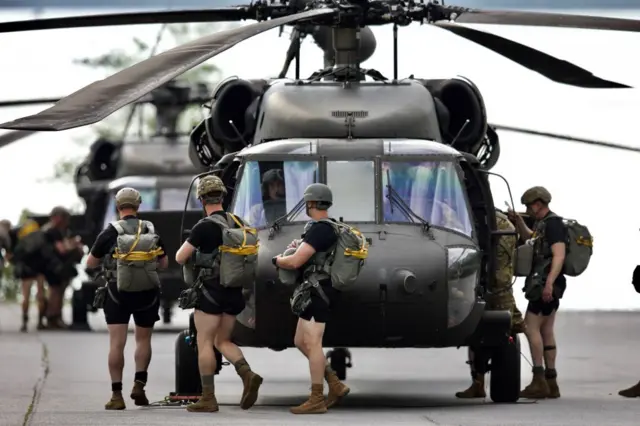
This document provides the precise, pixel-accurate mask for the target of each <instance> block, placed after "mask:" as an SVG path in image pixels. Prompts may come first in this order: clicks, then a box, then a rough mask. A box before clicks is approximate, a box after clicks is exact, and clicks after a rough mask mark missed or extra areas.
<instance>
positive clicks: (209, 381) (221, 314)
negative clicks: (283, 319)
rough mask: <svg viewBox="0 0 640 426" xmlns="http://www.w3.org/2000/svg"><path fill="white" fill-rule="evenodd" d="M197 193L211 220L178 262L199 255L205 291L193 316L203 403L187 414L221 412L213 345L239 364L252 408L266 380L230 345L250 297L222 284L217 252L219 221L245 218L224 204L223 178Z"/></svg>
mask: <svg viewBox="0 0 640 426" xmlns="http://www.w3.org/2000/svg"><path fill="white" fill-rule="evenodd" d="M196 195H197V197H198V199H199V200H200V202H201V203H202V207H203V209H204V210H205V212H206V215H207V217H205V218H203V219H201V220H200V221H199V222H198V223H197V224H196V225H195V226H194V227H193V229H192V230H191V234H190V235H189V238H188V239H187V240H186V241H185V242H184V243H183V244H182V246H181V247H180V249H179V250H178V252H177V253H176V262H178V263H179V264H181V265H185V264H186V263H187V262H188V261H189V260H190V259H192V256H194V255H195V256H194V257H195V259H196V261H195V264H194V265H193V266H194V267H197V268H200V269H201V272H200V274H199V275H200V276H201V277H202V278H201V284H202V287H201V288H199V289H198V290H197V291H198V293H197V302H196V306H195V309H194V314H193V315H194V322H195V327H196V332H197V346H198V367H199V370H200V380H201V382H202V396H201V397H200V399H199V400H198V402H196V403H194V404H191V405H189V406H188V407H187V411H191V412H216V411H218V409H219V407H218V402H217V399H216V396H215V390H214V381H213V377H214V374H215V371H216V357H215V352H214V349H213V348H214V346H215V347H216V348H217V349H218V350H219V351H220V352H221V353H222V355H224V357H225V358H226V359H227V360H228V361H229V362H231V363H232V364H233V365H234V366H235V369H236V372H237V373H238V376H240V379H241V380H242V383H243V392H242V397H241V399H240V407H241V408H242V409H245V410H247V409H249V408H251V407H252V406H253V404H255V402H256V400H257V399H258V390H259V388H260V385H261V384H262V377H260V376H259V375H258V374H256V373H254V372H253V371H252V370H251V367H250V366H249V364H248V362H247V361H246V359H245V358H244V355H243V353H242V351H241V350H240V348H239V347H238V346H237V345H236V344H235V343H233V342H232V341H231V334H232V333H233V327H234V325H235V323H236V316H237V315H239V314H240V313H241V312H242V311H243V310H244V308H245V299H244V295H243V293H242V288H235V287H224V286H222V284H221V282H220V268H219V267H216V264H215V262H216V259H218V258H219V257H220V256H219V255H217V253H218V250H219V248H220V246H221V245H222V227H221V225H220V224H219V223H217V221H219V220H221V219H222V220H224V222H226V223H227V224H228V225H229V226H233V227H234V228H239V226H238V223H242V224H244V223H243V221H242V219H241V218H239V217H236V216H233V217H232V216H231V215H230V214H228V213H226V212H225V211H224V210H223V208H222V202H223V200H224V197H225V195H227V188H226V187H225V185H224V182H222V180H221V179H220V178H219V177H217V176H213V175H209V176H205V177H203V178H201V179H200V181H199V182H198V185H197V188H196ZM234 219H235V220H234ZM236 220H237V221H238V222H236ZM207 259H208V260H207ZM205 260H206V262H208V263H205ZM200 262H202V263H200ZM218 266H219V264H218Z"/></svg>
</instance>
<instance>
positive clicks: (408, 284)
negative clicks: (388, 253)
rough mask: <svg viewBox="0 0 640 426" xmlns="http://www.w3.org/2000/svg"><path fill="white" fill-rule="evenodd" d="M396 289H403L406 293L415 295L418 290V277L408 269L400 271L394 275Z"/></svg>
mask: <svg viewBox="0 0 640 426" xmlns="http://www.w3.org/2000/svg"><path fill="white" fill-rule="evenodd" d="M393 284H394V287H401V288H402V289H403V290H404V291H405V293H407V294H413V293H415V292H416V290H417V289H418V279H417V278H416V275H415V274H414V273H413V272H412V271H410V270H408V269H398V270H396V271H395V272H394V274H393Z"/></svg>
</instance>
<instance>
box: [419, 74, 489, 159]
mask: <svg viewBox="0 0 640 426" xmlns="http://www.w3.org/2000/svg"><path fill="white" fill-rule="evenodd" d="M420 81H421V82H422V84H423V85H424V86H425V87H426V88H427V89H428V90H429V91H430V92H431V94H432V95H433V96H434V97H435V98H436V99H438V100H439V101H440V102H437V101H436V110H437V113H438V120H439V122H440V127H441V131H442V136H443V138H444V142H445V143H447V144H449V145H452V146H453V147H454V148H456V149H457V150H459V151H464V152H468V153H471V154H474V155H475V154H476V153H475V152H473V148H475V147H476V146H477V145H478V143H479V142H481V141H482V140H483V139H484V137H485V135H486V132H487V113H486V109H485V106H484V100H483V99H482V95H481V94H480V91H479V90H478V88H477V87H476V86H475V85H474V84H473V83H471V82H470V81H468V80H466V79H463V78H452V79H448V80H420ZM443 107H444V108H445V109H446V111H445V110H443ZM445 118H448V120H447V119H445ZM476 149H477V148H476Z"/></svg>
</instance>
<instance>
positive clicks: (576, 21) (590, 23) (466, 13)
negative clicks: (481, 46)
mask: <svg viewBox="0 0 640 426" xmlns="http://www.w3.org/2000/svg"><path fill="white" fill-rule="evenodd" d="M443 9H444V10H446V11H447V12H453V13H455V15H454V16H451V20H452V21H454V22H457V23H459V24H500V25H523V26H534V27H562V28H583V29H589V30H608V31H630V32H640V21H638V20H635V19H621V18H607V17H602V16H587V15H567V14H562V13H541V12H519V11H503V10H478V9H465V8H459V7H455V6H444V8H443Z"/></svg>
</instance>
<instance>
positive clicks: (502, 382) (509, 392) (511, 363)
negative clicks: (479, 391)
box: [490, 335, 521, 403]
mask: <svg viewBox="0 0 640 426" xmlns="http://www.w3.org/2000/svg"><path fill="white" fill-rule="evenodd" d="M520 370H521V368H520V339H519V338H518V336H517V335H515V336H513V340H510V342H509V343H507V344H506V345H501V346H498V347H496V348H494V349H493V354H492V357H491V385H490V393H491V400H492V401H493V402H498V403H509V402H516V401H518V399H520Z"/></svg>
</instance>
